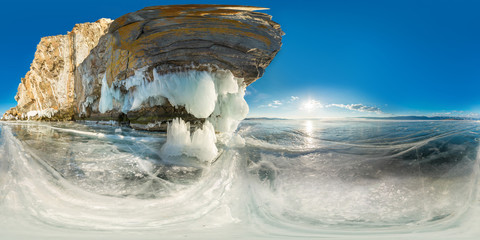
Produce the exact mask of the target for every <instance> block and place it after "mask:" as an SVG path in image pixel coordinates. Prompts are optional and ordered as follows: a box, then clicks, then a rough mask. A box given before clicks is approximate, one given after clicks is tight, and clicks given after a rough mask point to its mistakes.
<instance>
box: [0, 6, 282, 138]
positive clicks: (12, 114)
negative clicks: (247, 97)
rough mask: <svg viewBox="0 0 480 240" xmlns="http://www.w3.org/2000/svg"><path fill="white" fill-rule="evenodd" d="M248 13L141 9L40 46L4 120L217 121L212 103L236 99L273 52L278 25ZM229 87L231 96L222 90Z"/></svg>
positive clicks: (242, 10)
mask: <svg viewBox="0 0 480 240" xmlns="http://www.w3.org/2000/svg"><path fill="white" fill-rule="evenodd" d="M256 10H265V9H264V8H258V7H245V6H228V5H174V6H156V7H147V8H144V9H142V10H139V11H137V12H133V13H129V14H126V15H124V16H122V17H120V18H118V19H116V20H115V21H113V22H111V21H110V20H106V19H101V20H99V21H97V22H95V23H87V24H79V25H76V26H75V28H74V29H73V30H72V32H70V33H68V34H67V35H64V36H55V37H47V38H43V39H42V40H41V42H40V44H39V45H38V47H37V52H36V54H35V59H34V61H33V63H32V66H31V70H30V71H29V72H28V73H27V76H26V77H25V78H24V79H22V83H21V84H20V86H19V90H18V94H17V96H16V100H17V101H18V106H17V107H16V108H14V109H11V110H10V111H9V112H7V113H6V114H5V115H4V118H20V119H27V118H30V119H54V120H70V119H84V120H119V121H123V122H128V123H129V124H131V126H133V127H138V128H143V129H149V128H150V127H149V126H152V129H155V130H159V129H161V127H159V126H161V125H160V124H159V123H160V122H165V121H169V120H171V119H173V118H175V117H182V118H183V119H184V120H186V121H189V122H195V121H203V120H204V119H207V118H212V117H213V116H212V115H213V114H214V113H215V114H217V115H222V112H221V110H219V108H221V106H216V105H222V104H225V103H224V102H228V101H230V102H232V101H233V100H232V99H234V97H233V95H235V96H236V97H242V99H243V95H242V92H241V91H244V88H245V86H247V85H249V84H251V83H252V82H254V81H255V80H257V79H258V78H260V77H261V76H262V75H263V73H264V71H265V68H266V67H267V66H268V65H269V64H270V62H271V61H272V60H273V58H274V57H275V55H276V54H277V52H278V51H279V50H280V47H281V37H282V35H283V32H282V31H281V29H280V26H279V25H278V24H277V23H275V22H273V21H272V20H271V16H269V15H267V14H265V13H260V12H255V11H256ZM202 79H203V80H202ZM205 79H206V80H205ZM189 81H190V82H191V84H190V82H189ZM180 82H181V83H182V84H183V85H182V84H180ZM223 82H226V83H223ZM233 83H236V85H237V86H236V88H230V90H222V89H223V88H224V87H225V86H226V85H228V84H230V85H232V84H233ZM205 84H206V85H205ZM212 84H213V85H212ZM230 85H228V86H230ZM185 86H188V87H185ZM206 86H207V87H206ZM212 86H213V89H214V90H212V91H214V92H213V93H212V91H210V90H209V89H210V88H212ZM222 86H223V87H222ZM192 88H194V89H192ZM220 88H222V89H220ZM179 89H180V90H179ZM202 89H203V90H202ZM242 89H243V90H242ZM172 91H177V92H178V91H183V93H185V94H201V95H202V96H196V98H197V99H201V98H203V97H204V96H203V95H204V94H207V95H208V94H209V93H211V94H210V95H211V98H212V100H211V101H210V100H207V101H205V102H204V103H205V104H206V105H209V104H211V102H213V104H216V105H213V106H210V107H209V106H207V110H198V109H199V107H198V106H194V107H192V106H193V105H192V103H189V101H191V99H184V98H183V97H181V96H178V94H177V95H176V93H173V92H172ZM202 91H207V93H204V92H202ZM230 95H232V96H230ZM240 95H241V96H240ZM191 97H195V96H191ZM214 98H216V99H214ZM242 104H243V103H241V104H240V105H242ZM191 105H192V106H191ZM217 108H218V109H217ZM210 110H211V111H210ZM245 114H246V113H245Z"/></svg>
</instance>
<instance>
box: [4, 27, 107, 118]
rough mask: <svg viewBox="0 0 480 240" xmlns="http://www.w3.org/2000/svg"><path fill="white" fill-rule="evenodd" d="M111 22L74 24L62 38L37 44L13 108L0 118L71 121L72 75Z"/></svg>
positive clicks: (45, 38)
mask: <svg viewBox="0 0 480 240" xmlns="http://www.w3.org/2000/svg"><path fill="white" fill-rule="evenodd" d="M111 22H112V20H110V19H100V20H98V21H96V22H94V23H84V24H77V25H75V27H74V28H73V30H72V31H71V32H69V33H68V34H66V35H58V36H51V37H44V38H42V39H41V40H40V43H39V44H38V46H37V51H36V52H35V57H34V60H33V62H32V64H31V66H30V71H28V72H27V74H26V75H25V77H24V78H22V81H21V83H20V85H19V86H18V92H17V95H16V96H15V100H17V103H18V105H17V107H15V108H13V109H11V110H9V111H8V112H7V113H6V114H5V115H4V117H7V118H14V117H17V118H20V119H50V118H55V119H71V117H72V116H73V113H74V108H75V89H74V87H75V79H76V78H75V71H76V68H77V67H78V65H80V63H82V62H83V60H84V59H85V58H86V57H87V56H88V55H89V53H90V51H91V49H93V48H94V47H95V46H97V43H98V40H99V39H100V37H101V36H103V35H105V33H106V32H107V30H108V27H109V26H110V24H111Z"/></svg>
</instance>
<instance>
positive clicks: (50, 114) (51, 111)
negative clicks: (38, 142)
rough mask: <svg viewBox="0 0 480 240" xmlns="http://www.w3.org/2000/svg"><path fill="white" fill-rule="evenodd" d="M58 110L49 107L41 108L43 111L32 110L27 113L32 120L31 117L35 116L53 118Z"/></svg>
mask: <svg viewBox="0 0 480 240" xmlns="http://www.w3.org/2000/svg"><path fill="white" fill-rule="evenodd" d="M57 112H58V110H55V109H53V108H47V109H44V110H41V111H30V112H28V113H27V118H28V120H30V118H33V117H39V118H42V117H45V118H52V117H53V116H54V115H55V114H56V113H57Z"/></svg>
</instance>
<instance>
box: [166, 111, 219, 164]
mask: <svg viewBox="0 0 480 240" xmlns="http://www.w3.org/2000/svg"><path fill="white" fill-rule="evenodd" d="M216 142H217V138H216V136H215V129H214V128H213V125H212V124H211V123H210V122H209V121H205V123H204V124H203V127H202V128H199V129H197V130H195V132H194V133H193V135H190V123H188V122H187V123H185V122H184V121H183V120H182V119H181V118H175V119H173V121H172V123H171V124H170V123H169V124H168V127H167V142H166V143H165V144H164V145H163V146H162V149H161V153H162V155H163V156H164V157H170V156H181V155H186V156H189V157H195V158H197V159H199V160H201V161H205V162H211V161H212V160H213V159H214V158H215V157H216V156H217V154H218V149H217V146H216V145H215V143H216Z"/></svg>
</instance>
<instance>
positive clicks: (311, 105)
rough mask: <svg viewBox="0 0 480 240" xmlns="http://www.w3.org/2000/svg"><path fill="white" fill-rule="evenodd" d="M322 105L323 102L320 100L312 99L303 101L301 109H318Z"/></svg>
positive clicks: (309, 110)
mask: <svg viewBox="0 0 480 240" xmlns="http://www.w3.org/2000/svg"><path fill="white" fill-rule="evenodd" d="M321 106H322V104H321V103H320V102H319V101H317V100H314V99H310V100H308V101H306V102H303V103H302V107H301V109H303V110H306V111H307V112H311V111H313V110H314V109H316V108H318V107H321Z"/></svg>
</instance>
